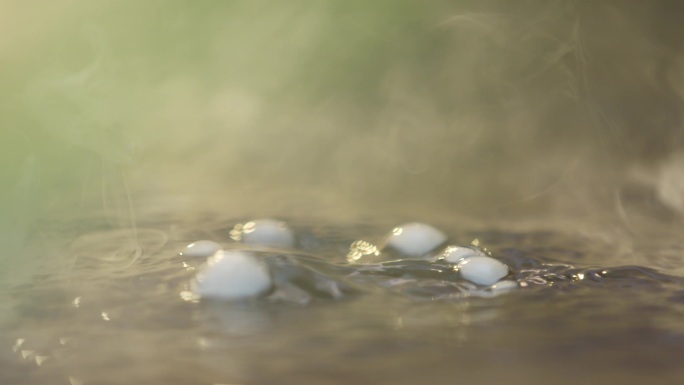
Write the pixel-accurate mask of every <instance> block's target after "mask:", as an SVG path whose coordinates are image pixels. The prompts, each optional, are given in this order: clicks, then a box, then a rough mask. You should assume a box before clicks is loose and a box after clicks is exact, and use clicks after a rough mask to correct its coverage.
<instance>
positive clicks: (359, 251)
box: [347, 240, 380, 262]
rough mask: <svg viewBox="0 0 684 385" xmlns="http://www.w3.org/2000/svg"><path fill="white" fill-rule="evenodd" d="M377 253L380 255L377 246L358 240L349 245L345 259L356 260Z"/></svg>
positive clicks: (376, 254)
mask: <svg viewBox="0 0 684 385" xmlns="http://www.w3.org/2000/svg"><path fill="white" fill-rule="evenodd" d="M378 255H380V251H379V250H378V247H377V246H375V245H374V244H372V243H370V242H367V241H363V240H358V241H356V242H354V243H352V244H351V246H349V253H347V261H348V262H356V261H358V260H359V259H361V258H363V257H365V256H378Z"/></svg>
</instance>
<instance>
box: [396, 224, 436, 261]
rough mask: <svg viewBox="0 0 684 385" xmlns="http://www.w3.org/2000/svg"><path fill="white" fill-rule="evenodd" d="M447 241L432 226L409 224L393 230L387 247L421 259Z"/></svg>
mask: <svg viewBox="0 0 684 385" xmlns="http://www.w3.org/2000/svg"><path fill="white" fill-rule="evenodd" d="M446 240H447V237H446V235H444V233H442V232H441V231H439V230H437V229H436V228H434V227H432V226H430V225H426V224H424V223H407V224H404V225H401V226H399V227H396V228H395V229H394V230H392V234H391V235H390V236H389V239H388V240H387V246H388V247H391V248H394V249H395V250H397V251H399V252H400V253H402V254H406V255H409V256H412V257H419V256H422V255H424V254H426V253H428V252H430V251H432V250H434V249H436V248H437V246H439V245H441V244H443V243H444V242H446Z"/></svg>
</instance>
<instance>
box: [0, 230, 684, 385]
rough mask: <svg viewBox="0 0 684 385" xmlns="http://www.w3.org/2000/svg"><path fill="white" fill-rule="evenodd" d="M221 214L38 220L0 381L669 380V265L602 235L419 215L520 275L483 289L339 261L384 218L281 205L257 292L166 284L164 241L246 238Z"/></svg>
mask: <svg viewBox="0 0 684 385" xmlns="http://www.w3.org/2000/svg"><path fill="white" fill-rule="evenodd" d="M238 222H239V220H226V221H216V220H213V221H206V222H204V224H203V225H202V226H197V224H194V225H189V224H187V223H183V222H180V221H176V222H174V221H165V222H157V223H154V224H148V225H146V227H144V228H139V229H138V233H137V239H138V245H139V246H140V249H139V250H136V249H135V248H131V247H129V246H127V245H129V244H130V242H128V241H129V240H130V239H131V237H132V233H131V232H130V231H121V230H112V229H111V228H110V227H109V226H108V225H106V224H98V223H93V222H90V223H88V224H87V225H86V224H83V223H79V224H69V225H67V224H64V223H61V224H59V226H54V229H60V231H59V232H57V231H56V230H53V231H52V234H50V233H49V232H48V233H46V234H44V235H43V236H44V237H45V238H44V242H45V244H47V245H50V251H49V253H52V255H48V254H49V253H48V254H44V253H46V252H47V250H46V249H45V248H37V249H40V250H39V251H36V253H37V255H43V257H42V258H40V257H39V256H36V259H37V260H39V261H40V262H41V264H40V265H39V266H34V269H33V270H32V272H31V273H27V274H28V277H27V278H26V279H24V280H23V283H21V284H15V285H6V286H7V287H5V290H4V294H3V298H2V307H3V312H2V313H3V315H4V318H3V319H2V328H1V330H2V332H1V333H2V334H1V338H0V342H1V343H2V347H1V348H0V378H1V379H2V381H1V382H2V383H3V384H19V385H23V384H47V383H50V384H70V385H73V384H348V383H361V384H365V383H368V384H371V383H372V384H417V383H437V384H442V383H443V384H454V383H458V384H460V383H464V384H490V383H494V382H495V381H496V382H505V383H508V384H547V383H556V384H566V383H567V384H570V383H577V382H583V383H591V384H594V383H596V384H598V383H604V382H611V383H623V384H625V383H629V384H632V383H633V384H637V383H645V382H646V381H649V382H653V381H655V382H657V383H676V382H678V381H677V380H681V379H684V368H683V367H682V365H681V357H682V356H683V354H684V324H683V323H682V321H681V320H682V315H684V279H683V278H680V277H676V276H674V275H668V274H666V273H664V272H659V271H656V270H653V269H649V268H646V267H640V266H612V265H611V266H608V265H601V264H599V263H598V262H599V261H605V260H610V258H609V257H610V256H609V255H607V254H610V253H611V247H610V245H609V244H605V243H601V242H599V241H596V240H592V239H590V238H587V237H582V236H578V235H573V234H569V233H557V232H550V231H549V232H507V231H502V230H498V229H497V230H489V231H486V230H481V229H468V228H466V227H464V226H454V225H451V226H449V225H448V224H436V225H441V226H440V228H442V229H443V230H444V231H445V232H446V233H447V234H448V235H449V236H450V242H451V243H452V244H469V243H470V241H471V240H473V239H478V240H479V241H480V245H481V246H482V247H486V248H487V249H488V250H489V251H490V252H491V253H492V256H494V257H496V258H498V259H500V260H501V261H503V262H505V263H507V264H508V265H509V266H510V267H511V270H512V272H511V275H510V276H509V278H510V279H514V280H516V281H517V282H518V283H519V285H520V287H519V288H518V289H516V290H514V291H512V292H508V293H503V294H500V295H487V293H486V292H484V291H482V290H480V291H478V290H475V289H476V287H475V286H474V285H472V284H470V283H467V282H465V281H463V280H462V279H461V278H460V277H459V276H458V275H457V274H456V273H455V272H454V271H453V270H452V269H450V268H449V267H448V266H447V265H446V264H443V263H440V262H427V261H415V260H414V261H411V260H400V261H392V262H386V263H382V264H376V265H349V264H347V262H346V259H345V255H346V253H347V250H348V247H349V245H350V244H351V243H352V242H353V241H354V240H357V239H365V240H370V241H377V240H379V239H381V238H382V237H383V236H384V234H385V233H386V232H387V231H388V230H389V229H391V228H392V227H391V224H386V223H371V224H362V225H347V224H330V223H318V224H315V225H311V224H310V223H305V222H296V221H294V222H291V224H292V226H293V228H294V229H295V231H296V232H297V235H298V249H296V250H278V251H272V252H265V251H263V250H262V251H258V252H255V253H256V254H257V255H258V256H259V257H260V258H263V259H264V260H265V261H266V262H267V263H268V264H269V265H270V266H271V268H272V271H273V274H274V277H275V280H276V289H275V290H274V292H273V293H271V294H270V295H268V296H266V297H264V298H259V299H256V300H252V301H245V302H238V303H220V302H207V301H201V302H197V301H192V300H186V299H183V292H184V291H185V290H187V289H188V284H189V282H190V281H191V279H192V277H193V274H194V272H193V268H194V267H196V266H198V265H199V263H200V261H199V260H197V259H187V258H186V259H184V258H183V257H180V256H179V255H178V251H179V250H180V249H181V248H182V247H184V246H185V245H186V244H187V243H189V242H192V241H194V240H197V239H213V240H215V241H218V242H222V243H224V245H225V246H226V247H228V248H237V249H247V250H249V246H246V245H242V244H237V243H234V242H232V241H231V240H230V238H229V237H228V232H229V231H230V229H231V228H232V226H233V225H234V224H236V223H238ZM48 227H49V226H48ZM84 228H89V230H87V231H86V230H84ZM50 236H51V237H50ZM57 237H59V238H61V239H62V241H59V240H58V238H57ZM127 247H128V248H127ZM57 257H59V258H57ZM57 260H59V261H60V262H59V263H55V261H57ZM5 274H6V275H7V274H8V273H7V272H6V273H5ZM5 281H7V280H5ZM478 293H480V294H479V295H478ZM489 294H491V293H489Z"/></svg>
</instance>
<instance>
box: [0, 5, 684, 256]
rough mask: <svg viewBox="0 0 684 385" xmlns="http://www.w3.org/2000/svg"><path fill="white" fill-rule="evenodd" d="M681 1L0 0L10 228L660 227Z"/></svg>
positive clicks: (10, 232) (1, 157) (672, 134)
mask: <svg viewBox="0 0 684 385" xmlns="http://www.w3.org/2000/svg"><path fill="white" fill-rule="evenodd" d="M681 8H682V7H681V6H679V5H678V4H677V2H652V3H651V2H638V1H600V2H574V1H515V2H513V1H488V2H482V1H427V2H418V1H412V0H411V1H409V0H392V1H384V0H383V1H304V0H295V1H287V2H276V1H259V0H251V1H202V2H187V1H154V0H150V1H144V2H140V1H117V2H111V1H91V0H89V1H84V0H70V1H68V0H64V1H59V2H56V1H22V2H18V1H3V2H0V63H1V64H0V66H1V68H2V71H0V108H1V109H0V127H1V128H0V130H1V135H2V136H1V138H0V161H1V163H0V164H1V166H0V170H1V173H2V177H1V178H2V179H1V183H2V192H1V194H2V196H0V205H1V206H0V207H1V209H0V213H1V216H0V233H1V234H2V239H3V242H4V244H6V245H10V246H11V245H14V246H13V247H17V245H19V244H21V243H22V242H23V241H22V240H23V239H24V237H25V234H26V232H27V231H29V229H32V228H33V227H32V225H35V224H36V223H43V222H45V221H48V220H55V219H71V218H81V217H92V216H97V215H104V216H106V217H108V218H111V219H112V220H113V221H114V222H115V223H116V224H117V225H118V226H123V227H125V226H131V225H133V224H134V223H135V222H136V221H140V220H145V218H151V217H154V216H155V215H158V214H160V213H165V214H172V215H176V216H186V217H191V216H193V215H195V214H197V213H200V212H213V213H215V215H218V216H225V217H226V218H230V217H234V216H240V215H262V216H295V217H317V218H326V219H328V220H332V221H335V220H339V221H342V220H363V219H364V218H369V217H377V218H387V217H394V216H407V217H412V218H416V219H421V220H429V219H430V218H437V217H439V218H441V219H442V220H444V219H447V220H448V219H449V218H454V220H458V218H461V217H469V218H477V219H478V220H479V219H482V220H484V221H490V222H491V223H494V222H495V221H498V220H503V218H509V219H512V221H513V222H517V223H525V222H526V221H539V220H541V221H544V223H547V224H548V225H549V226H552V225H553V224H554V223H566V222H568V221H576V222H577V223H583V224H587V225H589V224H596V223H599V224H601V225H602V226H603V225H606V226H609V227H610V226H615V228H622V227H624V226H625V222H629V223H628V225H629V226H633V225H634V223H635V222H636V223H637V225H638V224H639V223H640V222H642V219H643V218H649V219H647V221H649V223H650V221H651V219H652V218H655V219H654V220H658V221H661V220H663V218H665V220H666V224H667V225H668V226H672V224H673V223H675V222H676V221H677V220H678V219H677V218H678V214H676V212H677V211H678V210H679V209H681V207H677V204H678V203H677V200H676V199H674V198H673V199H669V200H668V199H662V196H663V194H660V195H658V190H657V189H658V186H659V185H658V183H660V184H662V183H661V182H662V181H660V182H659V179H658V178H659V175H661V174H662V173H660V174H659V171H658V170H660V169H661V168H662V167H664V166H663V165H667V164H671V163H672V162H670V163H668V159H670V158H669V157H670V155H671V154H673V153H675V154H676V153H677V152H678V150H679V149H680V147H681V142H682V140H681V139H682V136H683V135H682V130H681V125H680V115H681V112H680V108H679V107H680V103H681V96H682V92H681V79H682V77H681V75H682V70H681V67H682V66H681V64H680V63H681V60H682V56H681V54H680V53H679V51H680V50H681V48H680V47H681V43H682V41H681V40H682V38H681V37H678V36H679V35H681V34H677V32H679V31H680V30H681V29H682V27H680V26H679V25H678V23H676V20H677V15H682V12H681ZM675 163H676V162H675ZM678 164H679V163H676V164H675V166H677V165H678ZM673 167H674V166H673ZM677 167H678V166H677ZM677 167H675V168H674V169H675V170H677V169H678V168H677ZM675 174H677V172H676V171H675ZM679 174H681V172H680V173H679ZM679 174H677V175H679ZM682 179H684V178H682ZM654 186H655V187H654ZM678 186H679V187H678ZM680 187H681V185H678V184H675V187H674V190H673V191H674V193H672V192H671V193H669V195H667V194H665V195H667V196H670V198H671V197H672V196H677V194H680V193H681V192H682V190H678V189H679V188H680ZM683 189H684V188H683ZM668 191H669V190H668ZM654 197H655V198H654ZM658 197H660V198H661V199H660V201H659V200H658ZM630 202H632V203H633V204H634V206H627V204H631V203H630ZM654 202H655V203H654ZM673 202H674V203H673ZM661 206H662V207H661ZM616 207H617V209H616ZM634 207H639V208H638V209H637V208H634ZM654 207H655V208H654ZM661 209H662V210H661ZM630 210H631V211H630ZM663 212H671V213H675V214H671V213H670V214H668V213H666V214H662V213H663ZM661 214H662V215H661ZM642 216H643V218H642ZM635 218H637V219H635ZM673 221H675V222H673ZM677 223H678V222H677ZM621 226H622V227H621ZM611 228H612V227H611ZM11 248H12V247H8V248H7V249H8V250H9V249H11Z"/></svg>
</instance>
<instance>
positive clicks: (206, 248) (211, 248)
mask: <svg viewBox="0 0 684 385" xmlns="http://www.w3.org/2000/svg"><path fill="white" fill-rule="evenodd" d="M219 250H221V245H219V244H218V243H216V242H214V241H207V240H201V241H197V242H193V243H191V244H189V245H187V246H185V249H183V251H181V252H180V255H182V256H184V257H201V258H207V257H211V256H212V255H214V254H215V253H216V252H217V251H219Z"/></svg>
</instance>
